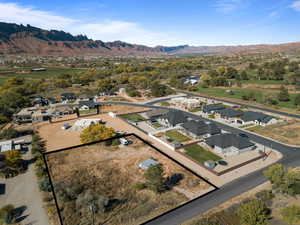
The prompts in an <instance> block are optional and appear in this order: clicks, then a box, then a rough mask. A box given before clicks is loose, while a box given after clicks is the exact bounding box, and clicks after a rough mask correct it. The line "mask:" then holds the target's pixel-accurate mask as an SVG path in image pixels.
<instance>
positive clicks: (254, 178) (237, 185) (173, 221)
mask: <svg viewBox="0 0 300 225" xmlns="http://www.w3.org/2000/svg"><path fill="white" fill-rule="evenodd" d="M107 103H108V104H122V105H131V106H139V107H148V108H163V109H170V108H167V107H161V106H154V105H151V104H153V103H151V104H147V105H141V104H135V103H130V102H103V103H102V104H107ZM99 104H101V103H99ZM176 110H177V109H176ZM178 111H181V110H178ZM182 112H183V113H185V114H186V115H188V116H189V117H191V118H194V119H205V118H203V117H201V116H198V115H195V114H193V113H190V112H185V111H182ZM205 120H209V119H205ZM213 122H215V123H216V124H217V125H218V126H219V127H220V128H221V129H223V130H226V131H229V132H232V133H235V134H237V133H240V132H241V130H240V129H237V128H234V127H231V126H229V125H226V124H223V123H219V122H216V121H213ZM243 133H246V134H247V135H248V136H249V138H250V140H252V141H254V142H257V143H260V144H262V145H264V146H266V147H269V148H272V149H275V150H277V151H279V152H281V153H282V155H283V158H282V159H281V160H280V161H279V162H280V163H282V164H283V165H285V166H288V167H295V166H300V147H291V146H288V145H285V144H282V143H279V142H276V141H273V140H270V139H267V138H264V137H262V136H259V135H255V134H253V133H249V132H247V131H243ZM263 171H264V169H261V170H258V171H255V172H253V173H250V174H248V175H246V176H244V177H241V178H238V179H236V180H234V181H232V182H230V183H228V184H226V185H224V186H222V187H220V188H218V189H216V190H215V191H213V192H211V193H209V194H208V195H205V196H204V197H200V198H197V199H195V200H193V201H192V202H190V203H188V204H185V205H183V206H182V207H179V208H177V209H175V210H173V211H171V212H169V213H167V214H165V215H163V216H160V217H158V218H156V219H154V220H152V221H150V222H148V223H145V225H180V224H182V223H183V222H185V221H187V220H189V219H192V218H193V217H195V216H198V215H200V214H202V213H204V212H206V211H208V210H209V209H212V208H214V207H216V206H218V205H220V204H222V203H224V202H225V201H227V200H230V199H232V198H234V197H236V196H238V195H240V194H242V193H244V192H246V191H249V190H251V189H253V188H255V187H256V186H258V185H260V184H262V183H264V182H265V181H267V179H266V178H265V177H264V175H263Z"/></svg>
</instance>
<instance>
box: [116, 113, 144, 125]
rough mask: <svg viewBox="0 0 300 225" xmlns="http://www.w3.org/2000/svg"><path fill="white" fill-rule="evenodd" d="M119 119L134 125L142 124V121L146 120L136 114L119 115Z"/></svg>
mask: <svg viewBox="0 0 300 225" xmlns="http://www.w3.org/2000/svg"><path fill="white" fill-rule="evenodd" d="M121 117H122V118H123V119H125V120H130V121H133V122H135V123H138V122H142V121H145V120H146V118H144V117H142V116H141V115H140V114H137V113H133V114H124V115H121Z"/></svg>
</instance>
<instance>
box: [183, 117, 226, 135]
mask: <svg viewBox="0 0 300 225" xmlns="http://www.w3.org/2000/svg"><path fill="white" fill-rule="evenodd" d="M182 127H183V128H185V129H186V130H188V131H189V132H191V133H193V134H195V135H198V136H200V135H205V134H211V135H214V134H219V133H221V130H220V128H219V127H218V126H217V125H216V124H215V123H209V124H207V123H205V122H204V121H201V120H200V121H196V120H190V121H188V122H185V123H184V124H183V125H182Z"/></svg>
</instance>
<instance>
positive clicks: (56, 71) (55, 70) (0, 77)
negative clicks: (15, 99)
mask: <svg viewBox="0 0 300 225" xmlns="http://www.w3.org/2000/svg"><path fill="white" fill-rule="evenodd" d="M45 68H47V71H38V72H31V71H30V70H31V68H18V69H8V70H7V71H15V72H17V73H11V74H0V84H2V83H4V81H5V80H7V79H9V78H13V77H24V78H26V79H40V78H45V79H48V78H51V77H52V76H56V75H60V74H66V73H77V72H84V71H85V69H73V68H63V67H60V68H59V67H45ZM22 71H24V72H22ZM1 72H5V70H4V71H1Z"/></svg>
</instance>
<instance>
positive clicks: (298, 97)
mask: <svg viewBox="0 0 300 225" xmlns="http://www.w3.org/2000/svg"><path fill="white" fill-rule="evenodd" d="M294 104H295V105H300V94H297V95H296V97H295V99H294Z"/></svg>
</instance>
